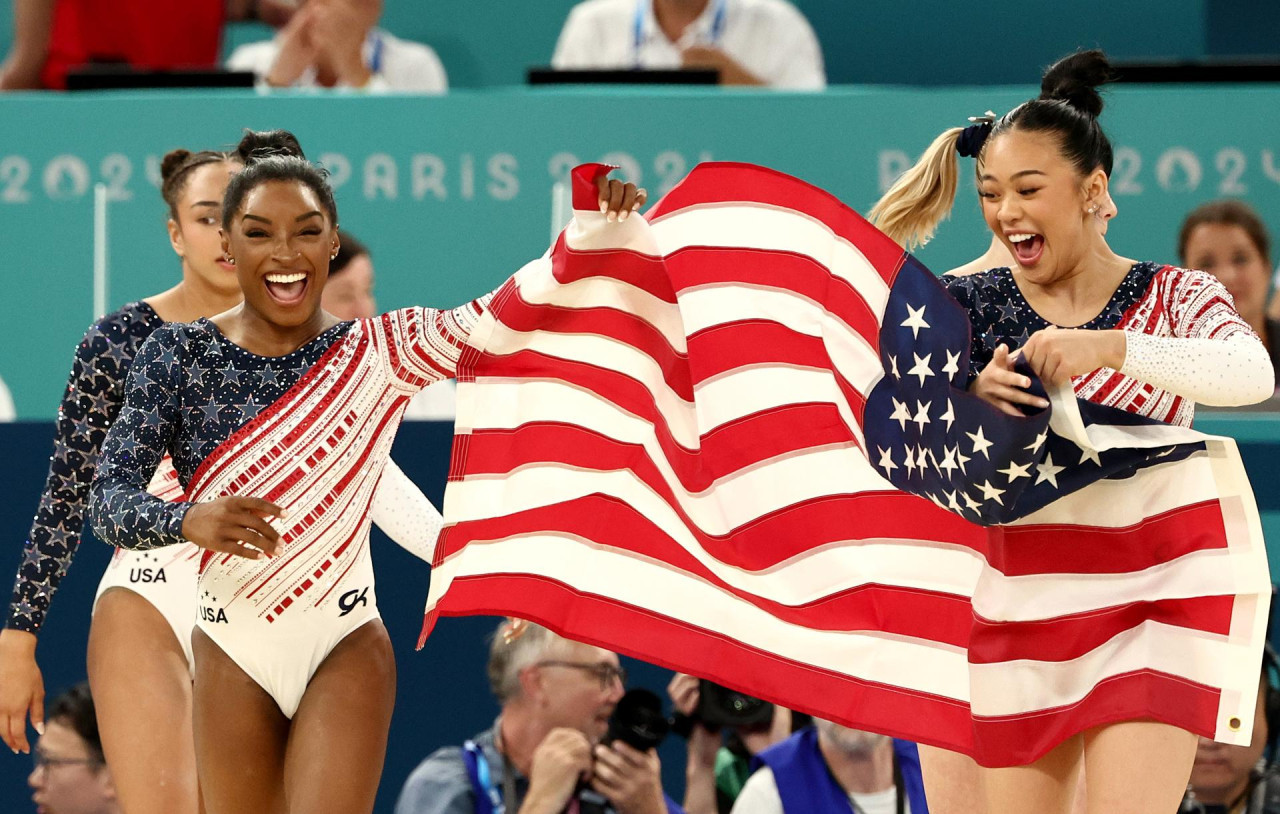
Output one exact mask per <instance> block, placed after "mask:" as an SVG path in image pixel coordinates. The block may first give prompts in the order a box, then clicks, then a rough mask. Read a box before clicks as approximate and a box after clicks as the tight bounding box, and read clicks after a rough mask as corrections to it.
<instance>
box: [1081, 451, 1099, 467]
mask: <svg viewBox="0 0 1280 814" xmlns="http://www.w3.org/2000/svg"><path fill="white" fill-rule="evenodd" d="M1085 461H1093V462H1094V463H1095V464H1097V465H1098V466H1102V459H1101V458H1100V457H1098V450H1096V449H1085V448H1084V447H1080V463H1084V462H1085Z"/></svg>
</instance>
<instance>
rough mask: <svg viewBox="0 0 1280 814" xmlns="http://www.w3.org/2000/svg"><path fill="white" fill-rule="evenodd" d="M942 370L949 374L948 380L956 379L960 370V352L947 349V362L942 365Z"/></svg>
mask: <svg viewBox="0 0 1280 814" xmlns="http://www.w3.org/2000/svg"><path fill="white" fill-rule="evenodd" d="M942 372H943V373H945V374H947V379H948V380H952V381H954V380H955V378H956V374H957V373H959V372H960V354H958V353H952V352H951V351H947V363H946V364H945V365H943V366H942Z"/></svg>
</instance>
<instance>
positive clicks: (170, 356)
mask: <svg viewBox="0 0 1280 814" xmlns="http://www.w3.org/2000/svg"><path fill="white" fill-rule="evenodd" d="M183 355H184V354H183V347H182V335H181V333H180V330H179V329H178V328H176V327H175V326H172V325H167V326H164V327H162V328H160V329H158V330H157V331H156V332H155V333H154V334H152V336H151V338H150V339H148V340H147V341H146V342H144V343H143V344H142V347H141V348H140V349H139V350H138V358H137V359H135V360H134V364H133V369H132V370H131V371H130V372H129V380H128V384H127V385H126V387H125V395H124V406H123V407H121V409H120V415H119V417H117V419H116V422H115V423H114V424H113V425H112V426H111V430H110V432H108V433H107V438H106V440H105V441H104V442H103V444H102V462H101V465H100V466H99V467H98V472H97V475H96V476H95V477H94V481H93V499H92V502H91V503H90V506H89V515H90V522H92V523H93V529H94V531H95V532H97V534H98V536H99V537H101V538H102V540H103V542H105V543H108V544H110V545H113V546H117V547H119V548H131V549H148V548H159V547H160V546H165V545H173V544H176V543H181V542H185V540H186V538H184V537H183V536H182V521H183V518H185V517H186V514H187V510H189V509H190V508H191V506H192V504H191V503H189V502H186V501H181V502H177V501H175V502H171V503H170V502H165V501H163V500H161V499H159V498H157V497H155V496H153V495H151V494H148V492H147V481H148V480H149V479H150V478H151V475H152V473H153V472H155V469H156V466H157V465H159V463H160V460H161V459H162V458H163V457H164V455H165V453H166V452H167V451H169V450H170V449H171V448H172V447H173V439H174V438H175V437H176V436H177V434H178V429H179V423H180V422H181V420H182V401H181V395H182V370H183V361H182V356H183ZM177 460H178V456H175V462H176V461H177ZM181 472H182V470H181V469H179V473H180V474H181Z"/></svg>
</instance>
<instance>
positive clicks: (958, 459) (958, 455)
mask: <svg viewBox="0 0 1280 814" xmlns="http://www.w3.org/2000/svg"><path fill="white" fill-rule="evenodd" d="M956 463H958V464H960V474H962V475H967V474H969V470H968V469H965V466H964V465H965V464H967V463H969V459H968V458H967V457H965V454H964V453H963V452H961V451H960V445H959V444H956Z"/></svg>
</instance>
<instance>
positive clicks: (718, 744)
mask: <svg viewBox="0 0 1280 814" xmlns="http://www.w3.org/2000/svg"><path fill="white" fill-rule="evenodd" d="M701 685H702V682H701V681H700V680H699V679H698V678H697V677H695V676H691V675H686V674H685V673H676V674H675V676H674V677H673V678H672V679H671V683H670V684H668V685H667V694H668V695H669V696H670V697H671V702H672V704H673V706H674V707H675V710H676V718H675V723H674V724H673V725H672V730H673V731H675V732H676V733H677V734H680V735H681V736H684V737H687V738H688V741H689V745H688V757H687V760H686V763H685V787H684V810H685V811H686V812H688V814H715V813H716V812H719V814H728V812H729V810H730V809H731V808H733V802H734V800H736V799H737V797H738V793H739V792H740V791H741V790H742V786H743V784H744V783H746V781H747V778H748V777H749V776H750V774H751V761H752V760H753V759H754V757H755V755H756V754H758V753H760V752H762V751H763V750H765V749H767V748H768V747H770V746H772V745H774V744H775V743H778V742H779V741H782V740H785V739H786V738H787V737H788V736H789V735H791V734H792V732H793V721H794V722H795V723H794V726H795V727H796V728H799V727H800V726H802V725H803V723H807V722H808V721H809V720H810V719H809V716H808V715H801V714H799V713H793V712H792V711H791V710H789V709H786V708H784V707H778V706H775V705H773V704H769V705H768V706H769V707H770V708H771V713H772V714H771V716H770V717H769V719H768V720H766V721H763V722H762V723H760V724H758V725H753V726H746V727H743V726H738V727H726V728H727V729H729V732H728V733H727V736H726V732H725V731H724V730H723V729H720V728H718V727H715V726H712V725H709V724H707V723H706V722H705V721H703V720H702V717H701V715H700V714H699V709H700V708H701V707H702V700H703V699H702V691H701ZM757 703H762V702H757Z"/></svg>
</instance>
